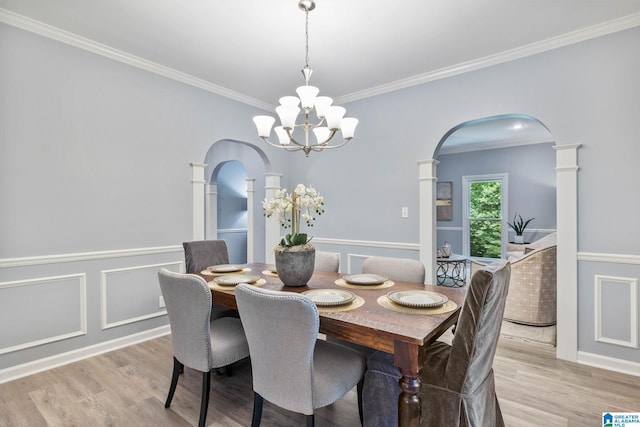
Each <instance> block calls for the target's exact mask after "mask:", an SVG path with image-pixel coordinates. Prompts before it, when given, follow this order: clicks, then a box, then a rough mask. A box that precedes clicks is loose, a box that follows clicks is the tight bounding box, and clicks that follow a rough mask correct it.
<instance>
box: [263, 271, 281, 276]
mask: <svg viewBox="0 0 640 427" xmlns="http://www.w3.org/2000/svg"><path fill="white" fill-rule="evenodd" d="M262 274H264V275H265V276H269V277H278V273H274V272H273V271H271V270H263V271H262Z"/></svg>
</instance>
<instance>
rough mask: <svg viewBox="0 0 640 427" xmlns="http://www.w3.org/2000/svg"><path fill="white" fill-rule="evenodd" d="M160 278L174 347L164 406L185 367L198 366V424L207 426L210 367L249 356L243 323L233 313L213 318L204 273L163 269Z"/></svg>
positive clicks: (216, 366) (169, 402)
mask: <svg viewBox="0 0 640 427" xmlns="http://www.w3.org/2000/svg"><path fill="white" fill-rule="evenodd" d="M158 279H159V281H160V289H161V291H162V296H163V297H164V301H165V303H166V305H167V314H168V315H169V324H170V325H171V344H172V347H173V375H172V377H171V387H170V388H169V394H168V396H167V401H166V403H165V405H164V407H165V408H168V407H169V406H170V405H171V400H172V399H173V394H174V393H175V391H176V386H177V384H178V377H179V375H180V374H181V373H182V372H183V371H184V367H185V366H187V367H189V368H192V369H195V370H198V371H200V372H202V398H201V402H200V422H199V425H200V426H204V425H205V421H206V419H207V407H208V405H209V388H210V384H211V371H212V370H213V369H216V368H222V367H226V366H229V365H231V364H232V363H235V362H237V361H239V360H241V359H244V358H246V357H248V356H249V346H248V345H247V340H246V338H245V335H244V331H243V329H242V323H241V322H240V320H239V319H235V318H232V317H224V318H221V319H216V320H213V321H211V320H210V316H211V291H210V290H209V286H208V285H207V283H206V282H205V281H204V279H202V278H201V277H199V276H195V275H193V274H181V273H174V272H172V271H169V270H166V269H161V270H160V271H159V272H158Z"/></svg>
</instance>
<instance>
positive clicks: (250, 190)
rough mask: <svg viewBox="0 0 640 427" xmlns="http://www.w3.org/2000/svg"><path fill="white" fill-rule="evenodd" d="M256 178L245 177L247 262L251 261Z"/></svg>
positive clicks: (252, 259)
mask: <svg viewBox="0 0 640 427" xmlns="http://www.w3.org/2000/svg"><path fill="white" fill-rule="evenodd" d="M255 182H256V180H255V179H253V178H249V179H247V262H253V261H254V258H253V243H254V220H255V218H254V216H255V209H254V206H253V202H254V196H255V190H254V187H253V186H254V184H255Z"/></svg>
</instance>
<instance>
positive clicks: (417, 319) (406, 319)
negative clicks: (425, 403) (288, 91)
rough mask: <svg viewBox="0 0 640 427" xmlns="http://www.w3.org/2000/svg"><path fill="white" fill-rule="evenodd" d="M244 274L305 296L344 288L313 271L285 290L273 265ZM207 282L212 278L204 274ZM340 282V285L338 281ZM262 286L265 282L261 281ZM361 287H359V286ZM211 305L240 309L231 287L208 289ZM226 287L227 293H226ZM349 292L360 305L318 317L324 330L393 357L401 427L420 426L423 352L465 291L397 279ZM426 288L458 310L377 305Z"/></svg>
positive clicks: (453, 316)
mask: <svg viewBox="0 0 640 427" xmlns="http://www.w3.org/2000/svg"><path fill="white" fill-rule="evenodd" d="M243 267H244V271H245V272H249V271H250V273H251V274H255V275H259V276H260V277H261V278H262V279H264V283H262V284H261V285H260V286H262V287H264V288H266V289H272V290H279V291H289V292H304V291H307V290H310V289H345V287H344V283H343V282H340V281H339V279H341V278H342V277H343V275H342V274H340V273H334V272H327V271H315V272H314V273H313V276H312V277H311V279H310V280H309V282H308V283H307V285H306V286H300V287H286V286H284V285H283V284H282V282H281V281H280V279H278V277H277V275H275V274H273V273H270V271H269V267H270V266H269V265H267V264H262V263H249V264H246V265H243ZM202 277H204V278H205V280H207V281H208V282H210V281H212V279H213V277H211V275H203V276H202ZM336 281H338V283H342V285H343V286H340V285H338V284H337V283H336ZM261 282H262V281H261ZM356 286H357V285H356ZM210 288H211V293H212V296H213V301H214V303H215V304H217V305H222V306H225V307H229V308H233V309H237V305H236V301H235V295H234V292H233V287H232V286H229V287H221V286H210ZM227 288H228V289H227ZM348 290H349V291H351V292H353V293H354V294H356V295H357V296H359V297H361V298H362V299H363V300H364V303H362V301H360V303H361V304H362V305H360V306H359V307H357V308H354V309H346V310H345V311H329V312H327V311H324V310H319V313H320V332H321V333H323V334H325V335H327V336H332V337H335V338H338V339H341V340H344V341H348V342H352V343H355V344H359V345H362V346H366V347H369V348H372V349H376V350H381V351H384V352H387V353H391V354H393V355H394V364H395V365H396V366H397V367H398V368H399V370H400V373H401V374H402V377H401V379H400V381H399V385H400V388H401V393H400V397H399V400H398V425H399V426H411V427H418V426H419V425H420V411H421V405H420V397H419V391H420V379H419V373H420V369H421V366H422V364H423V355H424V351H423V350H424V349H425V348H426V347H427V346H428V345H429V344H430V343H432V342H433V341H435V340H436V339H437V338H438V337H439V336H440V335H442V334H443V333H444V332H445V331H446V330H448V329H449V328H450V327H451V326H453V325H454V324H455V323H456V321H457V319H458V315H459V314H460V309H461V308H462V304H463V302H464V298H465V295H466V291H467V288H466V287H463V288H449V287H436V286H432V285H425V284H421V283H408V282H399V281H393V286H391V287H374V288H372V287H368V286H357V287H350V289H348ZM403 290H428V291H433V292H437V293H439V294H442V295H445V296H446V297H447V298H448V299H449V301H452V302H453V303H455V304H456V306H457V307H456V308H455V309H453V310H451V311H449V312H446V313H440V314H415V313H403V312H398V311H394V310H391V309H389V308H387V307H385V306H383V305H381V304H379V303H378V299H379V298H380V297H383V296H385V295H387V293H388V292H390V291H403Z"/></svg>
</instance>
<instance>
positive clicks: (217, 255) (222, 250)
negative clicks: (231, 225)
mask: <svg viewBox="0 0 640 427" xmlns="http://www.w3.org/2000/svg"><path fill="white" fill-rule="evenodd" d="M182 247H183V248H184V264H185V270H186V272H187V273H200V272H201V271H202V270H206V269H207V267H209V266H212V265H219V264H229V252H228V250H227V243H226V242H225V241H224V240H197V241H195V242H184V243H183V244H182ZM220 317H238V312H237V311H235V310H233V309H231V308H227V307H222V306H220V305H216V304H214V305H213V306H212V307H211V319H212V320H213V319H218V318H220Z"/></svg>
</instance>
